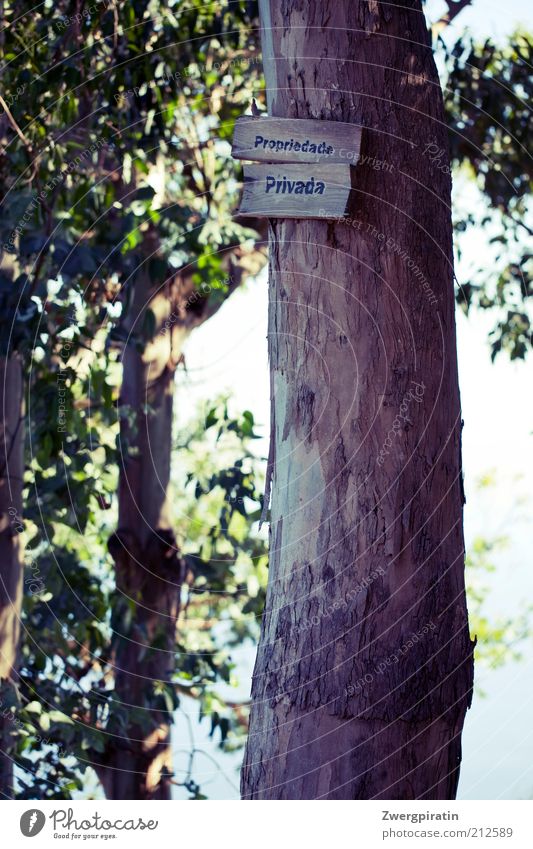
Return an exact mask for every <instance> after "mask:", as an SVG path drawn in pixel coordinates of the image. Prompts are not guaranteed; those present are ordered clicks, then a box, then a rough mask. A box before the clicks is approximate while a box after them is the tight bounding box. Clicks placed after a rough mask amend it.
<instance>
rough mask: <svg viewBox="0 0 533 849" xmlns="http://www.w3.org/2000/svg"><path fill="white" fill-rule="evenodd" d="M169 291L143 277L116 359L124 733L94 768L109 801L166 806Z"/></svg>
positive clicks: (170, 661) (176, 565)
mask: <svg viewBox="0 0 533 849" xmlns="http://www.w3.org/2000/svg"><path fill="white" fill-rule="evenodd" d="M173 288H174V287H173V283H172V282H168V283H165V284H163V285H162V286H161V287H158V288H155V289H154V288H152V285H151V282H150V280H149V276H148V272H147V271H145V270H142V271H141V273H140V274H139V276H138V279H137V281H136V285H135V291H134V302H133V304H132V306H131V309H130V311H129V314H128V318H127V329H128V331H129V332H130V333H131V337H130V339H129V340H128V343H127V344H126V346H125V349H124V354H123V379H122V390H121V397H120V406H121V409H122V411H123V417H122V420H121V439H120V450H121V457H120V460H119V466H120V480H119V523H118V529H117V532H116V533H115V534H114V535H113V537H112V538H111V539H110V542H109V549H110V552H111V554H112V555H113V558H114V560H115V580H116V603H115V608H114V610H113V622H114V638H113V644H114V652H113V663H114V667H115V668H114V672H115V700H116V702H117V707H118V709H119V711H122V712H123V723H122V726H121V727H122V729H124V728H127V733H124V731H123V732H122V734H121V732H120V731H119V727H120V723H115V725H114V726H113V729H114V732H115V735H116V736H115V737H114V738H111V739H110V740H109V743H108V745H107V747H106V752H105V757H104V758H103V759H102V765H101V766H100V767H99V769H98V772H99V775H100V778H101V780H102V783H103V786H104V790H105V793H106V796H107V797H108V798H109V799H170V790H171V784H170V778H171V774H172V761H171V750H170V726H171V723H172V706H165V699H164V695H163V694H161V698H160V700H158V699H156V694H155V688H156V687H160V682H161V683H162V684H167V686H168V687H170V690H169V693H170V691H171V690H172V684H171V683H170V682H171V679H172V675H173V672H174V656H175V644H176V622H177V617H178V612H179V600H180V591H181V582H182V561H181V559H180V557H179V554H178V551H177V548H176V541H175V537H174V533H173V531H172V525H171V518H170V515H169V504H168V485H169V480H170V459H171V445H172V406H173V394H174V370H175V368H176V365H177V363H178V360H179V358H180V355H181V345H182V343H183V340H184V338H185V336H186V332H185V330H184V329H183V327H182V326H181V325H180V324H179V323H178V322H175V321H174V322H172V321H171V320H170V317H171V314H172V312H173V306H174V304H175V300H174V299H173V296H172V292H173ZM147 308H149V309H150V310H151V311H152V312H153V314H154V317H155V330H154V333H153V339H152V340H151V341H148V342H147V344H146V346H145V347H144V350H140V348H139V347H138V346H137V345H136V344H135V341H134V338H133V337H134V336H135V335H139V334H140V333H141V331H142V329H143V325H144V317H145V315H146V310H147ZM165 322H167V323H168V326H165ZM160 689H161V688H160ZM159 708H160V709H159ZM115 710H116V708H115Z"/></svg>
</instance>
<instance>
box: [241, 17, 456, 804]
mask: <svg viewBox="0 0 533 849" xmlns="http://www.w3.org/2000/svg"><path fill="white" fill-rule="evenodd" d="M260 13H261V16H262V43H263V59H264V66H265V77H266V85H267V98H268V107H269V114H271V115H274V116H281V117H290V118H319V119H324V120H332V121H335V120H341V121H349V122H352V123H356V124H362V125H363V127H364V131H363V133H364V137H363V148H362V154H363V155H362V158H361V160H360V162H359V164H358V166H357V169H356V173H355V176H354V180H355V202H354V212H353V215H352V217H351V218H349V219H348V220H346V221H337V222H318V221H311V222H308V221H278V222H272V223H271V228H270V245H271V252H270V284H269V285H270V312H269V354H270V362H271V374H272V420H271V428H272V436H271V452H270V463H269V469H270V470H271V474H272V510H271V539H270V567H269V584H268V589H267V600H266V608H265V614H264V617H263V623H262V631H261V640H260V644H259V649H258V657H257V661H256V666H255V671H254V677H253V686H252V700H253V701H252V709H251V718H250V735H249V740H248V744H247V750H246V756H245V764H244V771H243V778H242V791H243V796H244V797H245V798H253V799H263V798H284V799H286V798H329V799H370V798H389V799H390V798H413V799H415V798H418V799H420V798H428V799H429V798H436V799H439V798H440V799H450V798H453V797H454V795H455V792H456V787H457V781H458V773H459V764H460V757H461V742H460V737H461V730H462V726H463V721H464V717H465V713H466V710H467V707H468V705H469V703H470V698H471V690H472V679H473V663H472V649H473V646H472V643H471V641H470V637H469V633H468V625H467V611H466V603H465V589H464V543H463V531H462V507H463V501H464V498H463V491H462V480H461V447H460V439H461V414H460V406H459V391H458V381H457V360H456V350H455V326H454V293H453V257H452V228H451V212H450V183H451V181H450V169H449V167H448V166H447V162H448V160H447V153H446V151H447V150H448V142H447V134H446V129H445V124H444V108H443V102H442V95H441V91H440V85H439V80H438V76H437V71H436V68H435V64H434V60H433V56H432V51H431V45H430V38H429V34H428V30H427V27H426V24H425V21H424V17H423V14H422V10H421V4H420V2H418V0H414V2H410V3H408V4H405V3H401V4H400V3H394V4H393V5H392V6H390V5H389V6H388V7H387V8H385V7H383V6H382V5H380V4H374V3H370V2H362V3H359V4H356V5H354V4H352V3H349V2H348V0H339V2H335V3H333V2H322V3H316V2H312V3H309V4H308V6H307V7H306V10H305V13H303V14H302V7H301V4H299V3H295V2H287V3H283V4H282V3H280V2H278V1H277V0H264V2H261V3H260ZM429 145H438V148H439V149H442V150H443V151H444V154H443V157H444V159H443V160H442V161H441V163H440V166H439V167H436V166H435V164H434V163H433V162H432V161H431V159H430V157H429V156H428V152H427V151H428V150H429V147H428V146H429ZM324 167H325V166H324Z"/></svg>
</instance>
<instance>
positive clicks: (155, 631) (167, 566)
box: [96, 235, 264, 799]
mask: <svg viewBox="0 0 533 849" xmlns="http://www.w3.org/2000/svg"><path fill="white" fill-rule="evenodd" d="M150 246H151V249H150ZM146 253H147V257H149V256H152V255H154V256H155V255H156V254H157V237H156V236H155V235H154V236H153V237H152V236H150V237H147V244H146ZM222 255H223V262H222V267H223V270H224V272H225V278H226V280H227V286H228V289H227V292H226V297H229V296H230V295H231V294H232V293H233V292H234V291H235V290H236V289H237V288H238V287H239V285H240V284H241V282H242V279H243V275H244V274H245V273H246V272H248V273H250V274H253V273H256V272H257V271H258V270H259V268H260V267H261V265H262V264H263V259H264V249H263V250H261V249H260V243H258V245H254V246H252V247H250V246H248V247H246V248H244V249H243V248H241V247H240V246H231V247H230V248H228V249H225V250H223V251H222ZM196 272H197V269H196V267H195V266H194V264H192V263H191V265H190V266H188V267H187V268H185V269H182V271H181V272H180V273H178V274H176V273H175V272H174V273H173V274H172V275H171V276H169V278H168V280H167V281H166V282H164V283H163V284H161V283H159V282H158V283H157V284H156V283H154V281H153V280H151V279H150V274H149V263H148V261H147V262H146V264H145V266H143V267H142V269H141V270H140V273H139V275H138V279H137V280H136V282H135V288H134V300H133V303H132V304H131V306H130V308H129V310H128V314H127V318H126V323H125V329H126V330H127V331H128V332H129V333H131V334H132V335H131V337H130V339H129V341H128V343H127V344H126V346H125V349H124V355H123V379H122V389H121V397H120V406H121V409H122V411H123V416H124V417H123V419H122V421H121V450H122V457H121V460H120V481H119V523H118V529H117V532H116V533H115V534H114V535H113V536H112V538H111V539H110V542H109V549H110V552H111V554H112V556H113V559H114V560H115V576H116V588H117V602H116V609H115V610H114V611H113V618H114V623H115V627H114V632H115V636H114V654H113V663H114V666H115V698H116V700H117V703H118V705H119V708H121V709H122V710H123V718H124V722H123V724H122V728H124V727H127V734H123V735H121V734H120V733H118V729H117V728H115V729H114V731H115V736H114V737H110V738H109V743H108V745H107V746H106V751H105V755H104V757H100V758H99V761H100V763H99V766H98V774H99V777H100V779H101V781H102V784H103V786H104V790H105V793H106V796H107V797H108V798H110V799H169V798H170V796H171V777H172V758H171V749H170V727H171V723H172V712H173V711H172V709H169V708H168V707H166V708H165V707H164V705H165V696H164V695H163V694H161V697H160V699H159V700H158V701H160V702H161V703H162V708H161V710H157V709H154V687H156V686H159V684H160V683H163V684H165V683H166V684H167V699H168V697H170V698H172V693H173V690H174V688H173V685H172V675H173V673H174V671H175V644H176V623H177V618H178V614H179V601H180V593H181V584H182V581H183V578H184V574H183V562H182V560H181V558H180V555H179V552H178V549H177V545H176V540H175V536H174V532H173V529H172V517H171V511H170V509H169V492H168V488H169V483H170V466H171V452H172V425H173V399H174V372H175V369H176V367H177V365H178V364H179V362H180V361H181V359H182V354H183V346H184V343H185V341H186V339H187V338H188V336H189V334H190V333H191V332H192V330H194V328H196V327H198V326H200V325H201V324H203V322H204V321H206V320H207V319H209V318H210V317H211V316H212V315H213V314H214V313H215V312H216V311H217V310H218V309H219V308H220V306H221V304H222V303H223V299H220V298H218V299H217V298H214V297H211V296H210V293H211V286H209V285H207V286H205V285H204V287H203V288H202V287H200V289H198V288H197V286H196V284H195V282H194V281H193V277H194V276H195V273H196ZM147 310H150V311H151V312H152V314H153V317H154V326H153V330H152V339H151V340H150V341H148V342H147V344H146V346H145V347H144V349H143V350H140V348H139V347H138V346H136V344H135V342H134V338H133V337H134V336H135V335H138V334H139V333H140V332H141V330H142V328H143V327H144V326H145V316H146V313H147ZM166 704H167V705H168V700H167V702H166ZM150 706H151V707H150ZM96 757H98V756H96Z"/></svg>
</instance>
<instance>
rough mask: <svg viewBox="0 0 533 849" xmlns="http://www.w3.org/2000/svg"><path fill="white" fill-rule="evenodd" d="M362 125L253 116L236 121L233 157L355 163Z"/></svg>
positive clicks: (258, 160)
mask: <svg viewBox="0 0 533 849" xmlns="http://www.w3.org/2000/svg"><path fill="white" fill-rule="evenodd" d="M360 147H361V127H359V126H357V125H355V124H346V123H343V122H341V121H316V120H308V119H300V118H295V119H292V118H252V117H248V116H244V117H242V118H239V119H238V120H237V121H236V123H235V131H234V135H233V147H232V154H233V157H234V159H250V160H253V161H255V162H322V163H324V164H326V163H327V164H328V165H329V164H330V163H333V164H335V163H343V164H344V165H356V164H357V160H358V159H359V150H360Z"/></svg>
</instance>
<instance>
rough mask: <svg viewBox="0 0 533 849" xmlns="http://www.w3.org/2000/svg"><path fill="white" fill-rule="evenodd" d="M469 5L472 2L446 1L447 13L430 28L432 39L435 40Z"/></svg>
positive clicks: (462, 0)
mask: <svg viewBox="0 0 533 849" xmlns="http://www.w3.org/2000/svg"><path fill="white" fill-rule="evenodd" d="M471 3H472V0H446V5H447V7H448V11H447V12H445V13H444V15H443V16H442V17H441V18H440V19H439V20H438V21H436V22H435V23H434V24H433V26H432V27H431V33H432V35H433V38H437V36H438V35H440V34H441V32H442V31H443V30H445V29H446V27H447V26H449V25H450V24H451V22H452V21H454V20H455V18H456V17H457V15H459V14H460V13H461V12H462V11H463V9H466V7H467V6H470V4H471Z"/></svg>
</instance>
